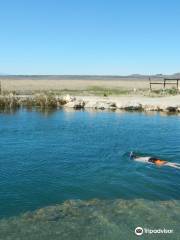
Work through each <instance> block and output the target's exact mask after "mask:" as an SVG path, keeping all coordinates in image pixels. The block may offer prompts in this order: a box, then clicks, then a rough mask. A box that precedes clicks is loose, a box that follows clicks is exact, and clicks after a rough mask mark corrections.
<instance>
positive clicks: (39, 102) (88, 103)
mask: <svg viewBox="0 0 180 240" xmlns="http://www.w3.org/2000/svg"><path fill="white" fill-rule="evenodd" d="M19 107H41V108H54V109H56V108H72V109H85V110H86V109H87V110H88V109H94V110H113V111H116V110H127V111H145V112H149V111H157V112H170V113H180V95H176V96H165V97H145V96H109V97H101V96H70V95H65V96H59V95H46V94H35V95H13V94H9V95H1V96H0V109H13V108H19Z"/></svg>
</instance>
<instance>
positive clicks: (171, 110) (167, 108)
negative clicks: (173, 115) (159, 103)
mask: <svg viewBox="0 0 180 240" xmlns="http://www.w3.org/2000/svg"><path fill="white" fill-rule="evenodd" d="M177 109H178V107H177V106H167V107H166V108H165V111H166V112H176V111H177Z"/></svg>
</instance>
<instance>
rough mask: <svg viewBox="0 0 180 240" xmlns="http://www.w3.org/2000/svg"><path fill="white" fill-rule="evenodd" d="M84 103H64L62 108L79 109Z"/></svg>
mask: <svg viewBox="0 0 180 240" xmlns="http://www.w3.org/2000/svg"><path fill="white" fill-rule="evenodd" d="M84 105H85V102H84V101H83V100H75V101H71V102H68V103H66V104H65V105H64V106H65V107H69V108H75V109H81V108H84Z"/></svg>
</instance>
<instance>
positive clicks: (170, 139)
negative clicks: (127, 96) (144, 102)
mask: <svg viewBox="0 0 180 240" xmlns="http://www.w3.org/2000/svg"><path fill="white" fill-rule="evenodd" d="M179 146H180V117H179V116H175V115H173V116H161V115H159V114H155V115H153V116H148V115H145V114H143V113H114V112H82V111H75V112H73V111H72V112H66V111H55V112H50V113H43V112H37V111H27V110H20V111H18V112H15V113H14V114H5V113H4V114H3V113H1V115H0V149H1V151H0V166H1V167H0V189H1V195H0V214H1V216H11V215H17V214H19V213H21V212H25V211H27V210H34V209H37V208H39V207H43V206H47V205H52V204H56V203H60V202H63V201H64V200H67V199H83V200H85V199H92V198H99V199H116V198H123V199H135V198H136V199H137V198H143V199H149V200H170V199H180V171H179V170H176V169H171V168H168V167H163V168H158V167H155V166H152V165H144V164H141V163H135V162H132V160H130V159H129V157H128V153H129V151H131V150H134V151H136V152H139V153H143V154H151V155H157V156H159V157H161V158H162V159H167V160H169V161H172V162H173V161H174V162H180V148H179Z"/></svg>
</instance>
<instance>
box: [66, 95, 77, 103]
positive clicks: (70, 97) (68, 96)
mask: <svg viewBox="0 0 180 240" xmlns="http://www.w3.org/2000/svg"><path fill="white" fill-rule="evenodd" d="M63 99H64V100H65V101H66V102H67V103H68V102H73V101H75V100H76V98H75V97H73V96H70V95H69V94H67V95H66V96H65V97H63Z"/></svg>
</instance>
